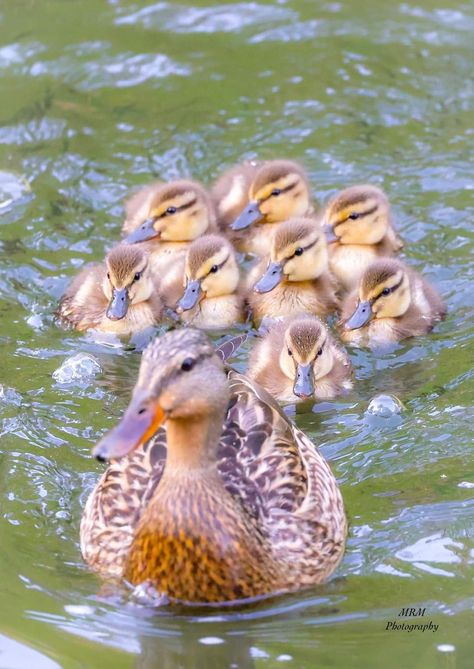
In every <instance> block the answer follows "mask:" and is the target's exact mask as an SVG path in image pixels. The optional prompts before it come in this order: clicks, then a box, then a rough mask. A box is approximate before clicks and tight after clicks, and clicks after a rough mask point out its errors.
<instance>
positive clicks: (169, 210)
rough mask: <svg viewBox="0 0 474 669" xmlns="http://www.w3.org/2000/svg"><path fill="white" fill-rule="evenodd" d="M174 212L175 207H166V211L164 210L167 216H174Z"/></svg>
mask: <svg viewBox="0 0 474 669" xmlns="http://www.w3.org/2000/svg"><path fill="white" fill-rule="evenodd" d="M176 211H177V210H176V207H168V209H167V210H166V213H167V214H176Z"/></svg>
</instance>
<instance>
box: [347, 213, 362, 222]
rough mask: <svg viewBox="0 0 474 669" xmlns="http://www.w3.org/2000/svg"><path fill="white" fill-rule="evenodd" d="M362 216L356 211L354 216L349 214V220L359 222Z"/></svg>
mask: <svg viewBox="0 0 474 669" xmlns="http://www.w3.org/2000/svg"><path fill="white" fill-rule="evenodd" d="M359 216H360V214H358V213H356V212H355V211H354V212H353V213H352V214H349V216H348V218H350V219H351V221H357V219H358V218H359Z"/></svg>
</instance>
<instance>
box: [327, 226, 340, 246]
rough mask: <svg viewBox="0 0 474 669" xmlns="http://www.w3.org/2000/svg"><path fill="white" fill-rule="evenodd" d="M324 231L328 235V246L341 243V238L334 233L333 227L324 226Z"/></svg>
mask: <svg viewBox="0 0 474 669" xmlns="http://www.w3.org/2000/svg"><path fill="white" fill-rule="evenodd" d="M323 231H324V234H325V235H326V241H327V243H328V244H331V243H333V242H338V241H339V237H338V236H337V235H336V233H335V232H334V228H333V227H332V225H323Z"/></svg>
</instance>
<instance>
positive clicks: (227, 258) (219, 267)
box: [207, 256, 230, 276]
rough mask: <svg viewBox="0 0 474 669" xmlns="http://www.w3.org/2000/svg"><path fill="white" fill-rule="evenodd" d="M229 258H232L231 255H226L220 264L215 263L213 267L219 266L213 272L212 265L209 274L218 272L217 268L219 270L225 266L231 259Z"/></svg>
mask: <svg viewBox="0 0 474 669" xmlns="http://www.w3.org/2000/svg"><path fill="white" fill-rule="evenodd" d="M229 258H230V256H226V257H225V258H224V260H223V261H222V262H221V263H220V265H217V264H214V265H213V266H212V267H217V269H216V270H214V272H213V271H212V267H211V269H210V270H209V272H208V273H207V276H209V274H214V273H215V272H217V270H219V269H221V268H222V267H224V265H225V264H226V262H227V261H228V260H229Z"/></svg>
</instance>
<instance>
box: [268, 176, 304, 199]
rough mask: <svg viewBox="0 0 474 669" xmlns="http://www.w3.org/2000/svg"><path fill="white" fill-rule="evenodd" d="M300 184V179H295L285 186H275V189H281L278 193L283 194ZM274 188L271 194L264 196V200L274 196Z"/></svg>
mask: <svg viewBox="0 0 474 669" xmlns="http://www.w3.org/2000/svg"><path fill="white" fill-rule="evenodd" d="M298 184H299V181H293V183H291V184H288V186H285V187H284V188H274V189H273V190H278V191H280V192H279V193H278V195H282V193H288V191H290V190H293V188H295V187H296V186H297V185H298ZM273 190H272V192H271V193H270V195H267V197H265V198H264V200H269V199H270V198H271V197H273Z"/></svg>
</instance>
